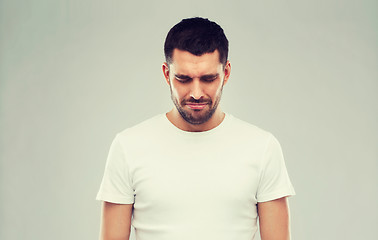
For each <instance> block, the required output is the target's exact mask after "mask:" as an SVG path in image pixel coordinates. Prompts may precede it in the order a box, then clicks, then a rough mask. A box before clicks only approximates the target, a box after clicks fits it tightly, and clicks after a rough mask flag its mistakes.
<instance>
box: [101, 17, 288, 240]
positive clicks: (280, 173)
mask: <svg viewBox="0 0 378 240" xmlns="http://www.w3.org/2000/svg"><path fill="white" fill-rule="evenodd" d="M164 51H165V57H166V62H165V63H164V64H163V74H164V77H165V80H166V82H167V84H168V85H169V87H170V90H171V98H172V100H173V103H174V105H175V107H174V108H173V109H172V110H171V111H170V112H168V113H166V114H160V115H158V116H155V117H153V118H152V119H149V120H146V121H144V122H142V123H140V124H138V125H136V126H134V127H131V128H128V129H126V130H124V131H122V132H120V133H119V134H117V136H116V137H115V139H114V141H113V143H112V145H111V148H110V152H109V156H108V159H107V164H106V168H105V173H104V177H103V180H102V184H101V187H100V190H99V192H98V195H97V199H98V200H102V201H104V203H103V208H102V226H101V239H106V240H110V239H112V240H113V239H129V235H130V226H131V224H132V225H133V226H134V228H135V235H136V239H137V240H251V239H253V237H254V235H255V233H256V231H257V219H259V223H260V232H261V239H262V240H273V239H274V240H280V239H285V240H287V239H290V232H289V209H288V203H287V196H290V195H294V194H295V193H294V189H293V187H292V185H291V183H290V179H289V177H288V174H287V171H286V167H285V163H284V159H283V157H282V151H281V148H280V145H279V143H278V141H277V140H276V138H275V137H274V136H273V135H272V134H271V133H269V132H267V131H265V130H262V129H260V128H258V127H256V126H254V125H251V124H249V123H246V122H243V121H241V120H239V119H237V118H235V117H233V116H232V115H230V114H228V113H224V112H222V110H221V109H220V108H219V107H218V103H219V101H220V99H221V94H222V89H223V86H224V85H225V84H226V83H227V81H228V79H229V77H230V71H231V65H230V62H229V61H228V60H227V56H228V40H227V38H226V36H225V35H224V33H223V30H222V28H221V27H220V26H219V25H217V24H216V23H214V22H211V21H209V20H207V19H203V18H191V19H184V20H182V21H181V22H180V23H178V24H176V25H175V26H174V27H173V28H172V29H171V30H170V31H169V33H168V35H167V38H166V41H165V46H164ZM132 216H133V217H132Z"/></svg>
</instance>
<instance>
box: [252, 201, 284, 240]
mask: <svg viewBox="0 0 378 240" xmlns="http://www.w3.org/2000/svg"><path fill="white" fill-rule="evenodd" d="M257 211H258V214H259V224H260V235H261V240H289V239H290V213H289V204H288V199H287V197H283V198H279V199H275V200H272V201H267V202H259V203H257Z"/></svg>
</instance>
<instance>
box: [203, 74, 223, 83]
mask: <svg viewBox="0 0 378 240" xmlns="http://www.w3.org/2000/svg"><path fill="white" fill-rule="evenodd" d="M218 76H219V74H211V75H205V76H202V77H201V81H204V82H213V81H215V80H217V78H218Z"/></svg>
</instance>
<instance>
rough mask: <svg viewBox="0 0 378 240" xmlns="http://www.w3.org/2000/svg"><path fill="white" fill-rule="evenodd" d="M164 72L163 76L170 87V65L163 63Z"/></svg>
mask: <svg viewBox="0 0 378 240" xmlns="http://www.w3.org/2000/svg"><path fill="white" fill-rule="evenodd" d="M162 70H163V75H164V78H165V81H166V82H167V84H168V85H170V81H169V67H168V63H166V62H165V63H163V66H162Z"/></svg>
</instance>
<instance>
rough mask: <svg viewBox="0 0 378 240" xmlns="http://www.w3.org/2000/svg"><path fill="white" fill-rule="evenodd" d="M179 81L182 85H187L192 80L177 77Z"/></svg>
mask: <svg viewBox="0 0 378 240" xmlns="http://www.w3.org/2000/svg"><path fill="white" fill-rule="evenodd" d="M175 78H176V80H177V81H179V82H181V83H186V82H189V81H190V78H181V77H175Z"/></svg>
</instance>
